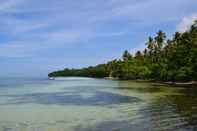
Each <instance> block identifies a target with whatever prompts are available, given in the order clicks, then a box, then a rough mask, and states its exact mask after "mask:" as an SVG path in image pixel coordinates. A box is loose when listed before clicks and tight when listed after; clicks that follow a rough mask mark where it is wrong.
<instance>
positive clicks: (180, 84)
mask: <svg viewBox="0 0 197 131" xmlns="http://www.w3.org/2000/svg"><path fill="white" fill-rule="evenodd" d="M66 77H71V76H63V77H48V79H49V80H55V78H66ZM72 77H73V76H72ZM76 77H79V76H76ZM85 78H88V77H85ZM89 78H92V77H89ZM101 79H105V80H120V81H124V79H119V78H114V77H104V78H101ZM128 80H129V79H128ZM129 81H136V82H155V83H162V84H167V85H173V86H197V81H188V82H178V81H177V82H176V81H175V82H173V81H157V80H143V79H136V80H129Z"/></svg>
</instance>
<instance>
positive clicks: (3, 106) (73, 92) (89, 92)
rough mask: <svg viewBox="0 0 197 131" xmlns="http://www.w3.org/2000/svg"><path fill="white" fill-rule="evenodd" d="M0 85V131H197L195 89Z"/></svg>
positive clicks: (78, 83) (92, 82)
mask: <svg viewBox="0 0 197 131" xmlns="http://www.w3.org/2000/svg"><path fill="white" fill-rule="evenodd" d="M1 81H2V82H1ZM0 83H1V84H0V131H132V130H133V131H147V130H148V131H174V130H178V131H195V130H197V88H195V87H194V88H183V87H182V88H181V87H179V88H178V87H171V86H166V85H162V84H155V83H143V82H132V81H111V80H102V79H87V78H86V79H84V78H83V79H80V78H76V79H75V78H69V79H66V80H64V79H58V80H57V81H56V80H51V81H49V80H44V79H43V80H39V79H12V80H10V79H4V80H0Z"/></svg>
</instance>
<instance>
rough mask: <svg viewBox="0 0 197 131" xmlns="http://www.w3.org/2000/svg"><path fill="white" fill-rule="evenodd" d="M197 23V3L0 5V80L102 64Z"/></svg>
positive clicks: (15, 1)
mask: <svg viewBox="0 0 197 131" xmlns="http://www.w3.org/2000/svg"><path fill="white" fill-rule="evenodd" d="M195 19H197V0H0V76H2V77H5V76H47V74H48V73H49V72H51V71H54V70H59V69H64V68H66V67H68V68H81V67H86V66H90V65H96V64H100V63H104V62H106V61H108V60H112V59H115V58H120V57H121V55H122V52H123V51H124V50H126V49H127V50H129V51H130V52H131V53H134V52H135V51H136V50H142V49H143V48H144V47H145V42H146V40H147V38H148V36H154V35H155V33H156V32H157V31H158V30H163V31H164V32H166V34H167V36H169V38H170V36H171V35H172V34H173V33H174V32H175V31H179V32H183V31H185V30H187V29H188V27H189V26H190V25H191V23H192V21H193V20H195Z"/></svg>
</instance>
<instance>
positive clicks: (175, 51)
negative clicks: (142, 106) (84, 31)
mask: <svg viewBox="0 0 197 131" xmlns="http://www.w3.org/2000/svg"><path fill="white" fill-rule="evenodd" d="M146 45H147V47H146V48H145V49H144V50H143V51H137V52H136V54H135V55H134V56H132V54H130V53H129V52H128V51H125V52H124V53H123V55H122V59H119V60H117V59H115V60H112V61H109V62H108V63H106V64H100V65H97V66H94V67H88V68H82V69H65V70H62V71H57V72H52V73H50V74H49V77H56V76H85V77H98V78H103V77H115V78H119V79H151V80H162V81H192V80H197V21H195V22H194V24H193V25H192V26H191V28H190V30H188V31H186V32H184V33H179V32H176V33H175V34H174V36H173V38H172V39H166V35H165V33H164V32H162V31H158V33H157V34H156V36H155V37H149V38H148V41H147V42H146Z"/></svg>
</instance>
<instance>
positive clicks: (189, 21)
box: [177, 13, 197, 32]
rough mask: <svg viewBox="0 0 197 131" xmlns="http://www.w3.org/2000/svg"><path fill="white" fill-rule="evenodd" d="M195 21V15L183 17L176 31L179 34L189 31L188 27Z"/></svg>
mask: <svg viewBox="0 0 197 131" xmlns="http://www.w3.org/2000/svg"><path fill="white" fill-rule="evenodd" d="M195 20H197V13H194V14H192V15H190V16H187V17H184V18H183V19H182V20H181V22H180V23H179V25H178V27H177V30H178V31H179V32H184V31H187V30H189V29H190V26H191V25H192V24H193V23H194V21H195Z"/></svg>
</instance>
